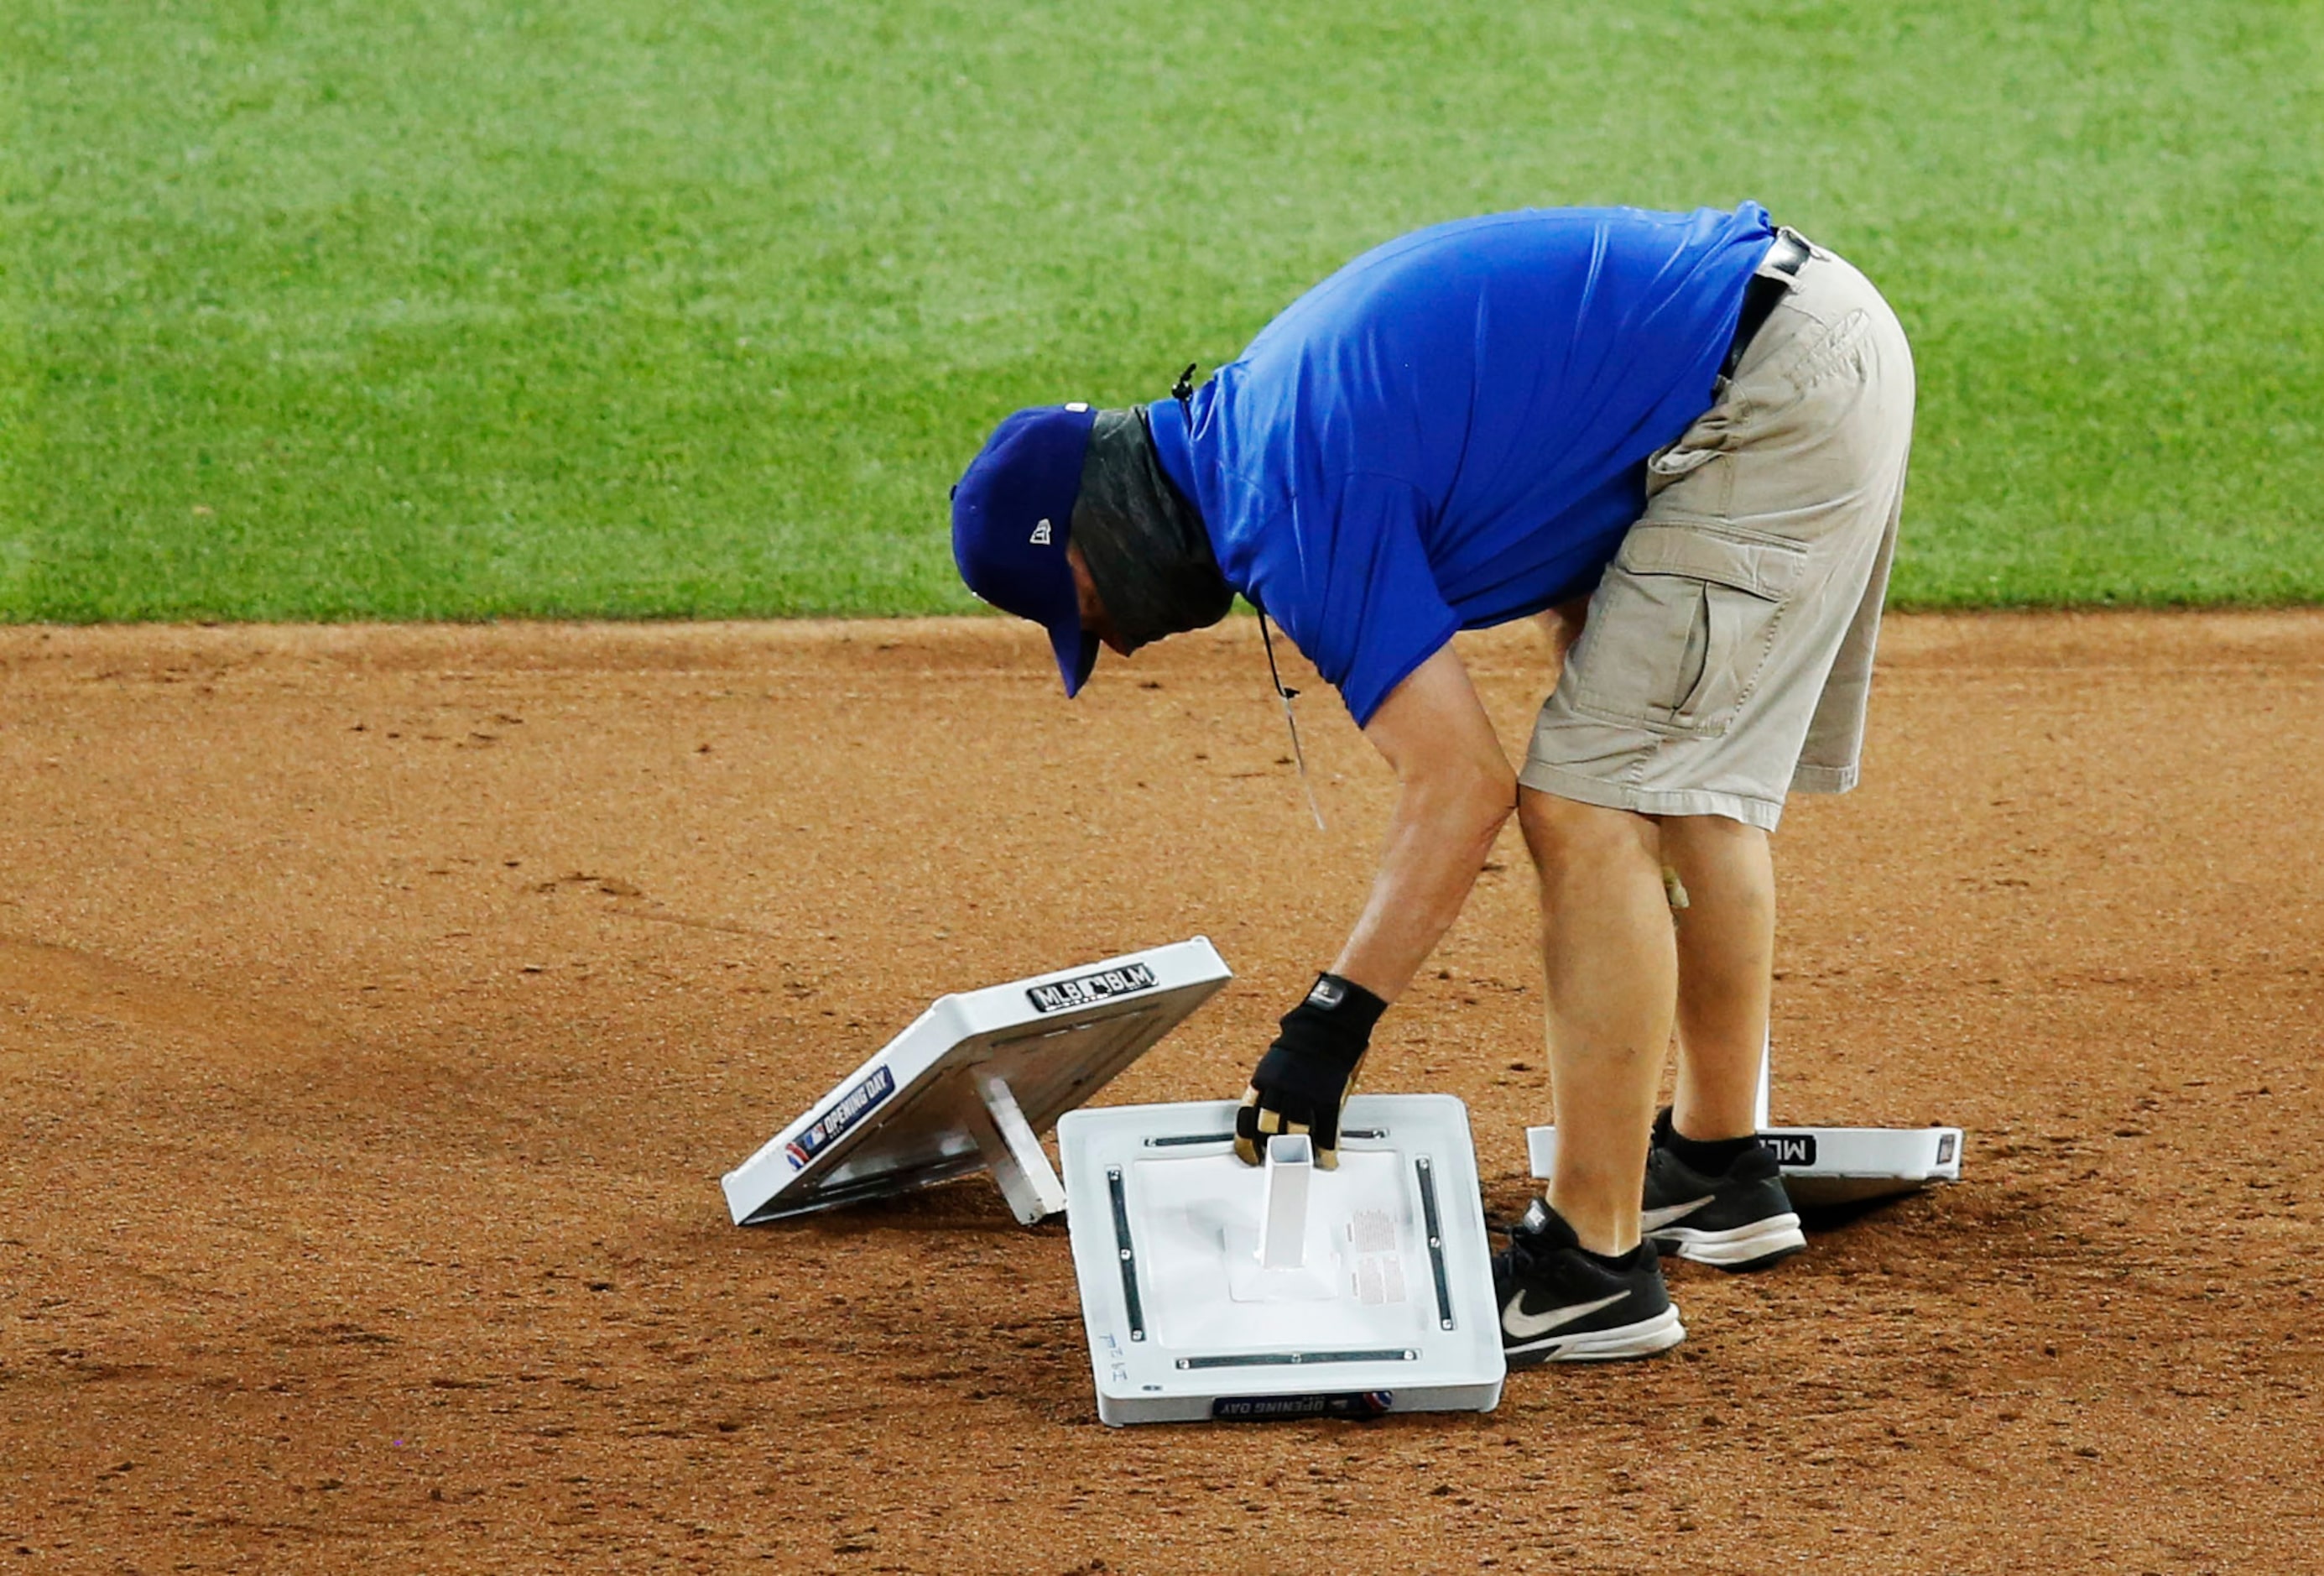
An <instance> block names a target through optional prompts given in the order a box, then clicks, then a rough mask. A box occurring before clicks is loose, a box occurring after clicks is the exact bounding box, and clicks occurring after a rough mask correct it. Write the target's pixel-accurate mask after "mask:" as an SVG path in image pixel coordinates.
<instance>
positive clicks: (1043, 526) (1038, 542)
mask: <svg viewBox="0 0 2324 1576" xmlns="http://www.w3.org/2000/svg"><path fill="white" fill-rule="evenodd" d="M1033 545H1034V546H1036V547H1047V546H1048V545H1049V523H1048V522H1047V520H1044V521H1042V522H1041V523H1040V524H1038V525H1036V526H1034V527H1033Z"/></svg>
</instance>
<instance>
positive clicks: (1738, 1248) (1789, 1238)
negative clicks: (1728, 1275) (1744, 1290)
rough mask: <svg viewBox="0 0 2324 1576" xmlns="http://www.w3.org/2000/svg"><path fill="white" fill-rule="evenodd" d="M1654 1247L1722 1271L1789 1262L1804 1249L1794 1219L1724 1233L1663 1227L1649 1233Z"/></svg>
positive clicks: (1762, 1222) (1778, 1218)
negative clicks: (1779, 1261) (1783, 1261)
mask: <svg viewBox="0 0 2324 1576" xmlns="http://www.w3.org/2000/svg"><path fill="white" fill-rule="evenodd" d="M1646 1235H1647V1236H1649V1237H1651V1238H1654V1239H1655V1247H1658V1248H1660V1249H1662V1251H1664V1252H1665V1253H1675V1254H1676V1255H1678V1256H1679V1257H1681V1258H1691V1259H1692V1260H1693V1261H1694V1262H1695V1263H1697V1264H1707V1265H1713V1266H1715V1267H1717V1268H1719V1269H1723V1270H1750V1269H1761V1268H1764V1267H1765V1266H1766V1265H1771V1264H1774V1263H1775V1261H1776V1260H1777V1259H1782V1258H1789V1257H1791V1256H1792V1255H1794V1254H1795V1253H1797V1252H1799V1251H1800V1250H1801V1249H1803V1248H1804V1247H1807V1245H1808V1239H1807V1235H1806V1233H1804V1232H1803V1231H1802V1230H1801V1229H1800V1218H1799V1217H1798V1216H1797V1215H1770V1216H1768V1217H1767V1219H1765V1220H1754V1221H1752V1222H1751V1223H1750V1224H1749V1225H1748V1226H1736V1227H1731V1228H1729V1229H1727V1230H1725V1231H1701V1230H1698V1229H1696V1228H1693V1227H1692V1226H1665V1227H1663V1228H1660V1229H1659V1230H1655V1231H1649V1232H1648V1233H1646Z"/></svg>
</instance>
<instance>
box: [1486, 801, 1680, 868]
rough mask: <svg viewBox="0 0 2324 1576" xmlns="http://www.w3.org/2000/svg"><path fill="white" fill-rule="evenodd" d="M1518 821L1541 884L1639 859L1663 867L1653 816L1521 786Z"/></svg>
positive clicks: (1657, 831) (1658, 836)
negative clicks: (1564, 876)
mask: <svg viewBox="0 0 2324 1576" xmlns="http://www.w3.org/2000/svg"><path fill="white" fill-rule="evenodd" d="M1517 824H1518V825H1519V826H1520V827H1521V828H1522V829H1523V830H1524V831H1525V839H1526V848H1527V849H1529V850H1530V851H1531V852H1532V854H1533V862H1534V868H1535V870H1537V871H1539V872H1540V874H1541V877H1542V879H1543V881H1544V882H1547V881H1549V880H1551V879H1552V878H1554V877H1556V876H1563V875H1569V874H1574V873H1578V872H1581V871H1585V870H1590V869H1593V868H1601V867H1609V866H1615V867H1619V866H1627V865H1631V864H1635V863H1639V862H1644V863H1646V864H1649V865H1651V866H1652V867H1655V869H1656V870H1659V869H1660V868H1661V858H1662V856H1661V851H1660V848H1661V844H1660V837H1661V834H1660V831H1659V830H1658V829H1657V827H1656V826H1655V820H1654V818H1653V817H1651V816H1645V815H1640V814H1637V812H1636V811H1628V810H1609V809H1608V808H1606V807H1605V806H1604V805H1600V804H1584V803H1582V802H1581V801H1579V800H1574V799H1561V798H1559V797H1558V796H1557V795H1556V794H1554V793H1542V792H1540V791H1539V790H1537V789H1533V788H1520V789H1518V791H1517Z"/></svg>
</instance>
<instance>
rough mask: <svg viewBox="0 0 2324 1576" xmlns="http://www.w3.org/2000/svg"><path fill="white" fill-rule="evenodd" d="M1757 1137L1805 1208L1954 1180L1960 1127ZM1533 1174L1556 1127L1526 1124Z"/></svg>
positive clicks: (1547, 1166)
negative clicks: (1769, 1152) (1766, 1148)
mask: <svg viewBox="0 0 2324 1576" xmlns="http://www.w3.org/2000/svg"><path fill="white" fill-rule="evenodd" d="M1759 1141H1760V1142H1761V1143H1762V1144H1765V1145H1767V1146H1768V1147H1769V1148H1770V1149H1773V1150H1774V1151H1775V1159H1776V1161H1777V1163H1780V1164H1781V1165H1782V1166H1783V1168H1784V1191H1785V1192H1787V1193H1789V1194H1791V1196H1792V1202H1793V1203H1794V1204H1800V1205H1804V1206H1806V1207H1807V1208H1809V1209H1811V1210H1815V1209H1830V1208H1832V1207H1833V1206H1835V1205H1840V1204H1858V1203H1865V1202H1867V1201H1871V1200H1874V1199H1886V1198H1892V1197H1894V1196H1895V1195H1896V1194H1899V1193H1909V1192H1913V1191H1915V1190H1917V1189H1920V1188H1923V1187H1927V1186H1928V1185H1930V1184H1931V1183H1932V1182H1959V1181H1960V1160H1961V1130H1960V1128H1959V1127H1763V1128H1761V1129H1760V1132H1759ZM1526 1155H1527V1158H1528V1159H1529V1160H1530V1162H1531V1163H1532V1170H1533V1174H1534V1175H1535V1176H1536V1177H1540V1178H1543V1179H1546V1178H1547V1177H1548V1175H1549V1173H1550V1172H1551V1170H1552V1168H1553V1167H1554V1165H1555V1163H1556V1160H1557V1129H1556V1128H1554V1127H1528V1128H1526Z"/></svg>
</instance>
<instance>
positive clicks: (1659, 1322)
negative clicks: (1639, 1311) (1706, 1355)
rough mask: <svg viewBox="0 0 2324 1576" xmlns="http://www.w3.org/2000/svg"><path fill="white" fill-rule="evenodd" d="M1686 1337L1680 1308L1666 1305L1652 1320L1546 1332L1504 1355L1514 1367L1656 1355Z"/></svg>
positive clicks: (1593, 1361)
mask: <svg viewBox="0 0 2324 1576" xmlns="http://www.w3.org/2000/svg"><path fill="white" fill-rule="evenodd" d="M1685 1339H1686V1326H1685V1325H1683V1324H1681V1323H1680V1322H1679V1321H1678V1310H1677V1309H1676V1308H1665V1309H1664V1310H1663V1311H1662V1312H1659V1313H1657V1314H1655V1316H1654V1317H1653V1318H1652V1319H1641V1320H1639V1321H1637V1323H1636V1324H1623V1325H1618V1326H1616V1327H1615V1328H1614V1329H1612V1330H1588V1331H1584V1332H1582V1333H1580V1334H1575V1335H1545V1336H1543V1337H1542V1338H1541V1339H1540V1340H1529V1341H1526V1343H1525V1344H1523V1345H1522V1346H1511V1347H1505V1348H1504V1349H1503V1355H1505V1356H1506V1357H1507V1358H1508V1361H1509V1366H1510V1367H1530V1366H1531V1365H1533V1364H1535V1363H1597V1362H1609V1361H1611V1360H1613V1359H1615V1358H1641V1357H1652V1356H1653V1355H1654V1354H1655V1353H1656V1352H1658V1351H1668V1350H1669V1349H1671V1348H1673V1347H1674V1346H1676V1345H1677V1344H1678V1343H1679V1342H1680V1341H1682V1340H1685Z"/></svg>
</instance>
